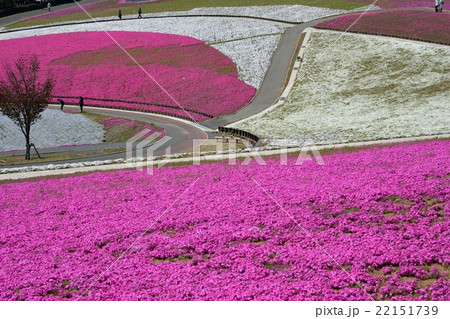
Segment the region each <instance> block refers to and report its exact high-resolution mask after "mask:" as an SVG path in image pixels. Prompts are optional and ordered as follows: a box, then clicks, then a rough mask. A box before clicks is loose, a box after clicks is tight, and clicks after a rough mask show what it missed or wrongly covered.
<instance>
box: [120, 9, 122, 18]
mask: <svg viewBox="0 0 450 319" xmlns="http://www.w3.org/2000/svg"><path fill="white" fill-rule="evenodd" d="M119 20H122V10H119Z"/></svg>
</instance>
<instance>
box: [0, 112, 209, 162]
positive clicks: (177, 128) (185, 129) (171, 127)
mask: <svg viewBox="0 0 450 319" xmlns="http://www.w3.org/2000/svg"><path fill="white" fill-rule="evenodd" d="M49 107H50V108H54V109H59V106H57V105H50V106H49ZM64 108H66V109H68V110H76V111H78V110H79V107H78V106H70V105H65V106H64ZM84 111H86V112H93V113H98V114H103V115H107V116H115V117H121V118H125V119H129V120H134V121H141V122H146V123H151V124H155V125H157V126H159V127H162V128H163V129H164V132H165V133H166V134H165V135H166V136H169V137H170V140H168V141H167V142H166V143H165V144H164V145H162V146H161V147H160V148H158V149H157V150H155V152H154V154H155V156H160V155H164V150H165V148H166V147H169V146H170V147H171V152H172V153H183V152H186V151H189V150H191V149H192V142H193V140H194V139H199V140H206V139H207V138H208V134H207V132H205V130H203V129H202V128H201V127H199V126H197V125H195V124H194V123H193V124H191V123H189V122H188V121H184V120H179V119H175V118H171V117H167V116H162V115H156V114H151V113H143V112H137V111H128V110H114V109H104V108H97V107H89V106H87V107H85V108H84ZM205 129H207V128H205ZM151 145H152V144H149V145H148V146H147V148H148V147H150V146H151ZM117 146H119V147H123V148H125V146H126V144H125V143H105V144H92V145H79V146H69V147H67V148H58V150H55V149H53V150H44V152H43V153H45V152H47V153H48V152H49V151H53V152H54V151H58V152H59V151H63V149H67V150H71V151H86V150H90V149H95V148H108V147H117ZM3 154H5V155H8V154H9V155H12V152H9V153H6V152H5V153H2V155H3ZM14 155H20V153H17V152H14ZM125 157H126V152H117V153H111V154H106V155H100V156H91V157H84V158H78V159H73V160H63V161H51V162H45V163H36V164H33V165H49V164H62V163H79V162H88V161H106V160H114V159H119V158H125ZM21 166H30V164H21V165H13V166H1V167H0V169H1V168H9V167H21Z"/></svg>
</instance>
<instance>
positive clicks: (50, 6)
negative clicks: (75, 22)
mask: <svg viewBox="0 0 450 319" xmlns="http://www.w3.org/2000/svg"><path fill="white" fill-rule="evenodd" d="M47 8H48V11H49V12H50V11H52V10H51V8H52V4H51V3H50V1H49V2H48V4H47Z"/></svg>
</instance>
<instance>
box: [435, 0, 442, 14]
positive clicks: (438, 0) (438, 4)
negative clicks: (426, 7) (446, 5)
mask: <svg viewBox="0 0 450 319" xmlns="http://www.w3.org/2000/svg"><path fill="white" fill-rule="evenodd" d="M440 5H441V0H434V10H435V12H439V6H440Z"/></svg>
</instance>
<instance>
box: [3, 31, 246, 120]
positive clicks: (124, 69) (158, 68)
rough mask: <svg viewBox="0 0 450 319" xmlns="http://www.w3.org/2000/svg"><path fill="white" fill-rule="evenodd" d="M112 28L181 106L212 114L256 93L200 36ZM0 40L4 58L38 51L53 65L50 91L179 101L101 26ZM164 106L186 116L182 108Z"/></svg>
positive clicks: (231, 109)
mask: <svg viewBox="0 0 450 319" xmlns="http://www.w3.org/2000/svg"><path fill="white" fill-rule="evenodd" d="M110 33H111V36H112V37H113V38H114V39H115V40H116V41H117V42H118V43H120V45H121V46H122V47H123V48H124V49H125V50H126V51H127V52H128V53H129V54H130V55H131V56H133V57H134V58H135V59H136V60H137V61H138V62H139V64H140V65H141V66H142V68H144V69H145V71H146V72H148V74H150V76H151V77H153V78H154V79H155V80H156V81H157V82H158V83H159V84H160V85H161V86H162V87H163V88H164V89H165V90H166V91H167V92H169V94H170V95H171V96H172V97H173V98H174V99H175V100H176V102H178V103H179V104H181V106H183V108H186V109H190V110H194V111H199V112H203V113H206V114H210V115H212V116H218V115H222V114H226V113H233V112H235V111H237V110H238V109H239V108H240V107H242V106H243V105H245V104H246V103H247V102H249V101H250V99H251V98H252V96H253V95H254V93H255V88H253V87H251V86H250V85H247V84H245V83H244V82H243V81H241V80H239V79H238V77H237V70H236V65H235V64H234V63H233V61H232V60H231V59H230V58H228V57H226V56H225V55H223V54H222V53H220V52H219V51H217V50H216V49H214V48H212V47H210V46H208V45H206V44H205V43H204V42H202V41H199V40H197V39H194V38H191V37H185V36H178V35H169V34H159V33H146V32H110ZM1 45H2V46H5V47H8V50H3V51H1V52H0V58H1V59H2V60H3V61H8V60H11V59H12V57H16V56H19V55H23V54H36V55H37V56H38V57H39V60H40V62H41V66H42V69H43V70H44V71H51V72H52V73H53V75H54V77H55V79H56V86H55V89H54V91H53V95H56V96H83V97H85V98H98V99H111V100H123V101H137V102H145V103H155V104H162V105H170V106H175V107H177V103H176V102H175V101H174V100H173V99H172V98H170V97H169V96H168V95H167V94H166V93H165V92H164V91H163V90H162V89H161V88H160V87H159V86H158V85H157V84H156V83H155V82H154V81H153V80H152V79H151V78H150V76H148V75H147V74H146V72H144V71H143V70H142V69H141V67H140V66H138V65H136V64H135V63H134V62H133V61H132V59H130V57H129V56H127V54H126V53H125V52H123V51H122V50H121V49H120V48H119V47H118V46H117V44H116V43H114V42H113V40H111V38H109V37H108V36H107V35H105V33H104V32H79V33H68V34H52V35H45V36H37V37H29V38H21V39H11V40H4V41H1ZM0 72H1V73H0V75H2V76H3V71H0ZM124 107H127V104H125V105H124ZM128 107H129V108H136V107H134V106H133V105H131V106H130V105H128ZM144 107H145V106H144ZM150 109H151V110H153V107H150ZM164 112H169V113H171V112H172V113H173V112H175V113H180V112H181V113H182V114H183V115H184V116H187V114H186V113H185V112H183V111H181V109H176V110H171V109H164Z"/></svg>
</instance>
